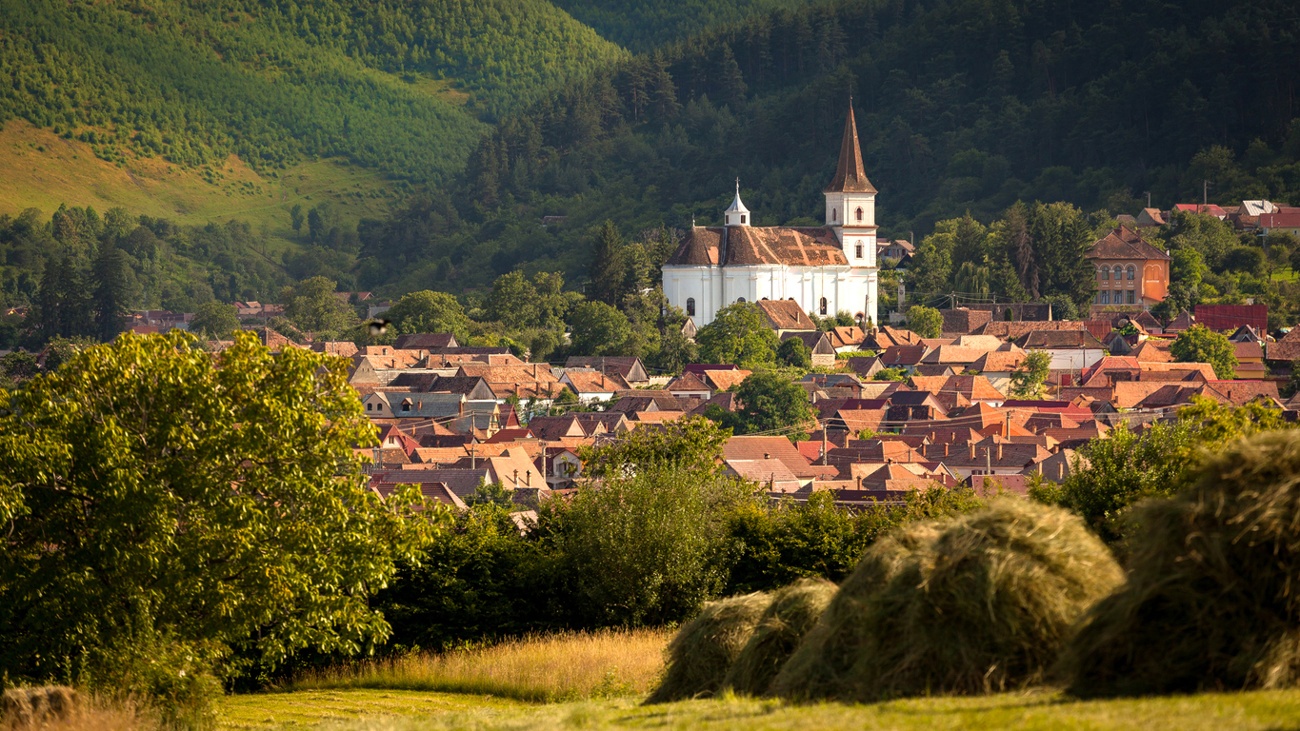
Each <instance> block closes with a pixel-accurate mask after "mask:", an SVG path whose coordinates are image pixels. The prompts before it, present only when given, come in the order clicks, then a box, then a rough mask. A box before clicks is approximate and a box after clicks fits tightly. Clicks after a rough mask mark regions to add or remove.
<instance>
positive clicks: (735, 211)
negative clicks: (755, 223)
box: [722, 178, 750, 226]
mask: <svg viewBox="0 0 1300 731" xmlns="http://www.w3.org/2000/svg"><path fill="white" fill-rule="evenodd" d="M722 217H723V220H724V221H725V222H726V225H728V226H748V225H750V215H749V209H748V208H746V207H745V204H744V203H741V202H740V178H736V197H735V199H734V200H732V201H731V205H730V206H728V207H727V210H726V211H725V212H724V213H723V214H722Z"/></svg>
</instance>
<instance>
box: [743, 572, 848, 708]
mask: <svg viewBox="0 0 1300 731" xmlns="http://www.w3.org/2000/svg"><path fill="white" fill-rule="evenodd" d="M833 596H835V584H833V583H831V582H830V581H827V580H825V579H800V580H799V581H797V582H795V583H793V584H791V585H790V586H787V587H785V588H783V589H780V590H778V591H776V592H775V593H773V594H772V603H771V604H770V605H769V606H768V608H767V610H766V611H764V612H763V616H762V617H761V618H760V619H759V620H758V626H756V627H755V628H754V633H753V634H752V635H750V637H749V641H748V642H746V643H745V646H744V647H743V648H742V649H741V650H740V654H739V655H738V656H737V657H736V661H735V662H734V663H732V665H731V670H730V671H728V672H727V677H726V680H725V681H724V682H723V687H724V688H731V689H732V690H734V691H736V692H737V693H745V694H748V695H766V694H767V693H768V690H769V688H770V687H771V685H772V680H773V679H774V678H776V674H777V672H779V671H780V670H781V666H782V665H784V664H785V662H786V660H789V659H790V655H791V654H793V653H794V650H795V648H796V647H798V646H799V642H800V640H802V639H803V637H804V635H806V634H808V631H809V630H811V629H812V628H813V626H814V625H815V624H816V623H817V620H818V619H819V618H820V617H821V615H822V612H823V611H825V610H826V605H827V604H829V603H830V601H831V598H832V597H833Z"/></svg>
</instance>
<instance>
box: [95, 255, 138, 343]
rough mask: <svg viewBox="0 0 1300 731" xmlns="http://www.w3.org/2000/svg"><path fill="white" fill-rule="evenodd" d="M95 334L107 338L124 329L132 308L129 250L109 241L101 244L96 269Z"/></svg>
mask: <svg viewBox="0 0 1300 731" xmlns="http://www.w3.org/2000/svg"><path fill="white" fill-rule="evenodd" d="M93 280H94V281H93V284H94V294H93V295H92V299H93V302H92V310H93V313H94V334H95V336H96V337H98V338H99V339H100V340H102V341H104V342H107V341H109V340H112V339H113V338H115V337H117V335H118V333H120V332H122V328H123V326H124V325H125V319H126V316H127V314H128V313H129V312H130V305H131V290H132V284H133V280H134V273H133V272H132V271H131V265H130V263H129V262H128V261H127V256H126V252H124V251H122V250H121V249H119V248H117V247H116V246H114V245H113V244H112V242H110V241H105V242H104V243H102V244H100V247H99V255H98V256H96V257H95V266H94V271H93Z"/></svg>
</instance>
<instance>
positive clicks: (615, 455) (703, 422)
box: [578, 416, 731, 477]
mask: <svg viewBox="0 0 1300 731" xmlns="http://www.w3.org/2000/svg"><path fill="white" fill-rule="evenodd" d="M730 436H731V432H729V431H726V430H724V429H719V428H718V426H717V425H716V424H714V423H713V422H712V421H709V420H708V419H704V418H701V417H696V416H692V417H688V418H685V419H679V420H677V421H674V422H670V423H668V424H665V425H664V427H663V428H662V429H634V430H632V431H630V432H628V433H627V434H624V435H623V437H622V438H620V439H618V440H616V441H613V442H610V443H608V444H605V445H603V446H600V447H579V448H578V456H580V457H581V458H582V463H583V465H584V466H585V468H586V471H587V474H588V475H589V476H591V477H604V476H607V475H616V474H622V473H627V472H638V471H641V470H650V469H661V468H671V469H682V470H686V471H690V472H707V471H710V470H717V469H718V465H719V464H721V462H722V445H723V444H725V443H726V441H727V438H728V437H730Z"/></svg>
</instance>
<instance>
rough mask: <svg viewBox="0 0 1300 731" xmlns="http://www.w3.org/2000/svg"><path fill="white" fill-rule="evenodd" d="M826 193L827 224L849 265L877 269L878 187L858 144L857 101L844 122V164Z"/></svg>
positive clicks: (841, 154)
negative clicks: (872, 181)
mask: <svg viewBox="0 0 1300 731" xmlns="http://www.w3.org/2000/svg"><path fill="white" fill-rule="evenodd" d="M823 192H824V193H825V194H826V225H827V226H829V227H830V228H831V230H832V231H834V232H835V238H837V239H839V242H840V248H842V249H843V250H844V256H845V257H846V258H847V259H848V260H849V266H853V267H870V268H873V269H874V268H875V266H876V187H875V186H874V185H872V184H871V181H870V180H867V172H866V169H865V168H864V167H863V165H862V148H861V147H860V146H859V145H858V125H857V121H856V120H855V119H854V118H853V100H852V99H850V100H849V117H848V119H846V120H845V121H844V139H843V140H842V141H841V142H840V161H839V164H838V165H837V166H836V167H835V177H834V179H832V180H831V184H830V185H828V186H826V189H825V190H824V191H823Z"/></svg>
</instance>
